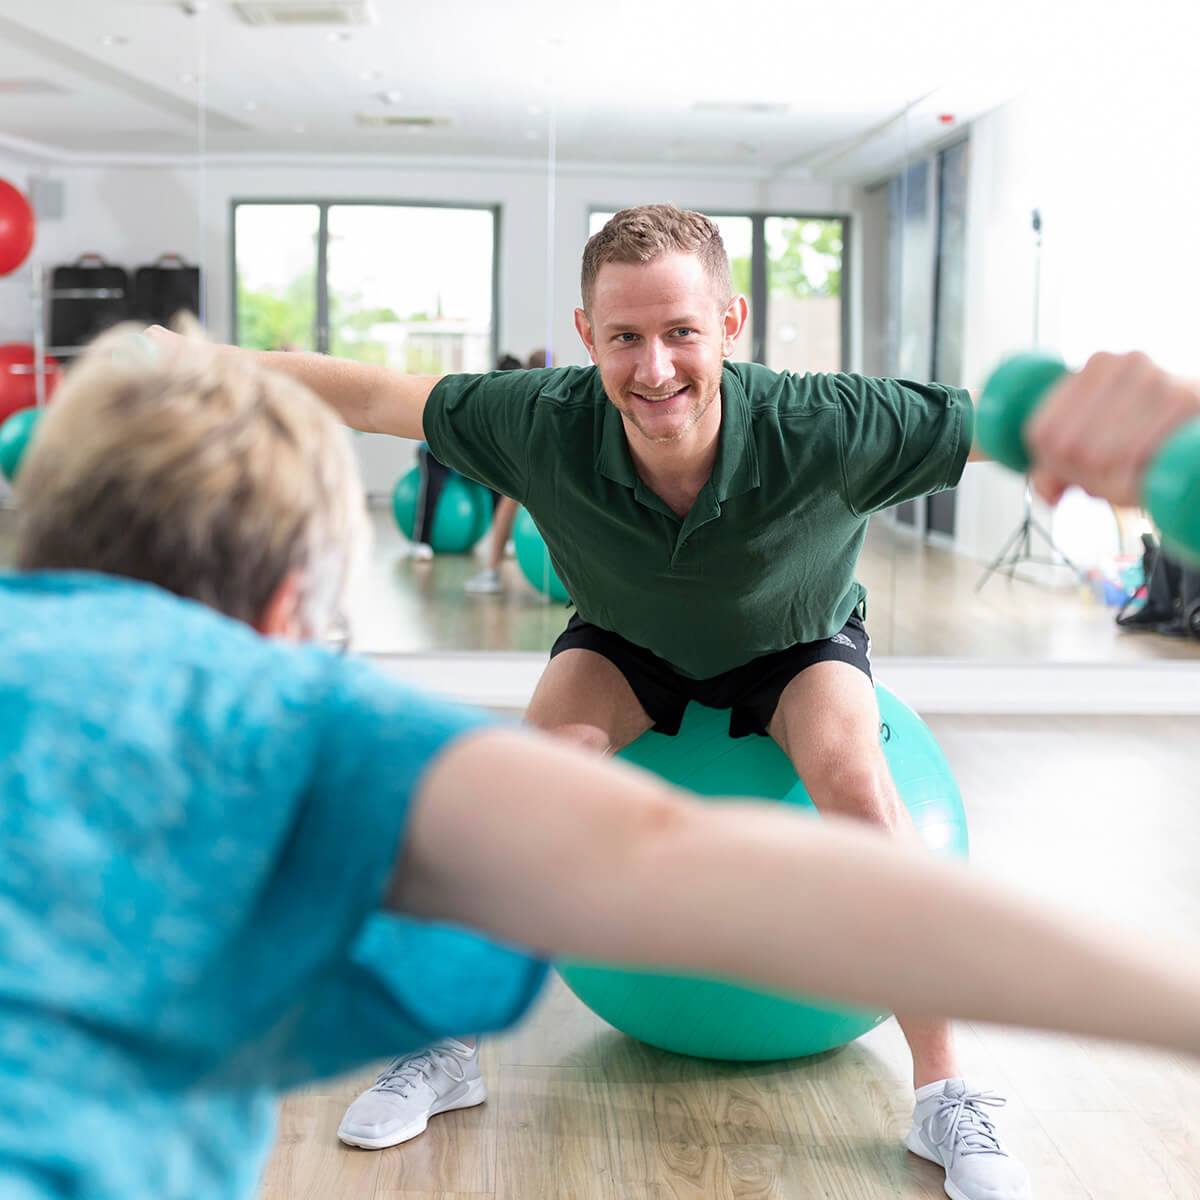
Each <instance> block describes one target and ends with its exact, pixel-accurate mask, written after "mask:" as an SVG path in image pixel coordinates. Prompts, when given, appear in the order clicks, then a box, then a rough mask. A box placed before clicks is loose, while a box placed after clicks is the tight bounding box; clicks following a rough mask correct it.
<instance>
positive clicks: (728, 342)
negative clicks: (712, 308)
mask: <svg viewBox="0 0 1200 1200" xmlns="http://www.w3.org/2000/svg"><path fill="white" fill-rule="evenodd" d="M749 316H750V305H749V304H747V303H746V297H745V296H734V298H733V299H732V300H730V302H729V306H728V307H727V308H726V309H725V316H724V317H723V318H722V331H721V332H722V339H723V340H722V342H721V354H722V355H723V356H724V357H725V358H728V357H729V356H730V355H731V354H732V353H733V348H734V346H736V345H737V340H738V338H740V337H741V336H742V330H743V329H745V328H746V321H747V320H748V318H749Z"/></svg>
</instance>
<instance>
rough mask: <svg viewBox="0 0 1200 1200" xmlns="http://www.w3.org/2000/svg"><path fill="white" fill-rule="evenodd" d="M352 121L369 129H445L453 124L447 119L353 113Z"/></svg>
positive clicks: (395, 114) (396, 114)
mask: <svg viewBox="0 0 1200 1200" xmlns="http://www.w3.org/2000/svg"><path fill="white" fill-rule="evenodd" d="M354 119H355V120H356V121H357V122H358V123H359V124H360V125H366V126H368V127H369V128H371V129H445V128H447V127H448V126H449V125H452V124H453V122H452V121H451V119H450V118H449V117H404V116H400V115H399V114H398V113H355V114H354Z"/></svg>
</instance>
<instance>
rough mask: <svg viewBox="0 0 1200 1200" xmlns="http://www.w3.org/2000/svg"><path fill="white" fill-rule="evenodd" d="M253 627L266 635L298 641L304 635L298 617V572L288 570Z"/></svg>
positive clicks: (301, 623) (302, 624) (301, 622)
mask: <svg viewBox="0 0 1200 1200" xmlns="http://www.w3.org/2000/svg"><path fill="white" fill-rule="evenodd" d="M253 625H254V628H255V629H257V630H258V632H259V633H261V634H263V635H264V636H266V637H278V638H285V639H286V640H288V641H291V642H299V641H301V640H303V638H304V637H305V629H304V623H303V621H302V620H301V619H300V572H299V571H289V572H288V573H287V574H286V575H285V576H284V577H283V581H282V582H281V583H280V585H279V586H278V587H277V588H276V589H275V591H274V593H273V594H272V596H271V598H270V599H269V600H268V601H267V606H266V608H265V609H263V612H262V615H261V616H260V617H259V618H258V620H257V621H255V622H253Z"/></svg>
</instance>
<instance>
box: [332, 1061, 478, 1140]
mask: <svg viewBox="0 0 1200 1200" xmlns="http://www.w3.org/2000/svg"><path fill="white" fill-rule="evenodd" d="M486 1099H487V1087H486V1086H485V1084H484V1082H483V1080H482V1079H472V1080H471V1082H470V1083H469V1084H468V1085H467V1090H466V1091H465V1092H464V1093H463V1094H462V1095H461V1096H457V1097H455V1098H453V1099H447V1100H443V1101H441V1102H439V1103H437V1104H435V1105H434V1106H433V1108H431V1109H430V1110H429V1112H427V1113H426V1114H425V1115H424V1116H423V1117H422V1118H421V1119H420V1120H419V1121H414V1122H413V1123H412V1124H411V1125H405V1126H404V1127H403V1128H402V1129H398V1130H396V1131H395V1132H393V1133H388V1134H383V1135H382V1136H379V1137H361V1136H359V1135H358V1134H356V1133H352V1132H349V1131H345V1130H342V1129H339V1130H338V1140H339V1141H342V1142H345V1143H346V1145H347V1146H357V1147H358V1148H359V1149H360V1150H386V1149H387V1148H388V1147H389V1146H399V1145H400V1144H401V1143H402V1142H408V1141H411V1140H412V1139H413V1138H415V1137H418V1136H419V1135H420V1134H422V1133H424V1132H425V1129H426V1127H427V1126H428V1124H429V1118H430V1117H436V1116H437V1115H438V1114H439V1113H445V1112H453V1111H454V1110H455V1109H456V1108H474V1107H475V1106H476V1105H477V1104H482V1103H483V1102H484V1101H485V1100H486Z"/></svg>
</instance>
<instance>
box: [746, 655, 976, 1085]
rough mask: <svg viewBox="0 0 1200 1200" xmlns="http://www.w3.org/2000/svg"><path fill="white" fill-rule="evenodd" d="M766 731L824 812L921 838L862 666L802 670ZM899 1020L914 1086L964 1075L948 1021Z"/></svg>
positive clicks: (830, 665) (828, 664)
mask: <svg viewBox="0 0 1200 1200" xmlns="http://www.w3.org/2000/svg"><path fill="white" fill-rule="evenodd" d="M767 731H768V733H770V735H771V737H772V738H774V739H775V741H776V742H778V743H779V745H780V747H781V748H782V750H783V751H784V753H785V754H786V755H787V756H788V758H790V759H791V761H792V765H793V766H794V767H795V768H796V771H797V773H798V774H799V776H800V778H801V779H802V780H803V781H804V786H805V788H806V790H807V791H808V794H809V796H810V797H811V798H812V802H813V804H815V805H816V806H817V809H818V810H819V811H821V812H836V813H839V814H841V815H843V816H849V817H854V818H856V819H858V820H862V821H867V822H869V823H870V824H872V825H881V826H883V827H884V828H885V829H888V830H889V831H891V832H892V833H893V834H894V835H895V836H896V837H899V838H911V839H914V840H915V839H916V837H917V833H916V829H915V828H914V826H913V823H912V818H911V817H910V816H909V813H908V810H907V809H906V808H905V807H904V804H903V802H902V801H901V799H900V795H899V793H898V792H897V791H896V785H895V783H893V782H892V775H891V772H890V771H889V769H888V765H887V759H886V758H885V757H884V754H883V747H882V746H881V745H880V741H879V705H878V703H877V702H876V699H875V689H874V687H873V686H872V684H871V681H870V679H868V678H867V676H866V675H864V674H863V672H862V671H860V670H859V669H858V668H857V667H854V666H851V665H850V664H849V663H844V662H821V663H816V664H814V665H813V666H811V667H809V668H807V669H806V670H804V671H801V672H800V674H799V675H797V676H796V678H795V679H793V680H792V681H791V683H789V684H788V686H787V687H786V688H785V689H784V692H783V695H782V696H780V698H779V706H778V707H777V708H776V710H775V715H774V717H772V719H771V723H770V725H769V726H768V727H767ZM896 1020H897V1021H898V1023H899V1025H900V1028H901V1029H902V1030H903V1031H904V1036H905V1038H906V1039H907V1041H908V1045H909V1048H910V1049H911V1051H912V1056H913V1086H914V1087H916V1088H920V1087H924V1086H925V1085H926V1084H928V1083H934V1082H937V1081H938V1080H941V1079H952V1078H956V1077H957V1076H958V1075H959V1074H960V1072H959V1066H958V1060H957V1057H956V1055H955V1051H954V1035H953V1032H952V1031H951V1028H950V1024H949V1023H948V1022H946V1021H917V1020H911V1019H906V1018H904V1017H901V1016H899V1015H898V1016H897V1018H896Z"/></svg>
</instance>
